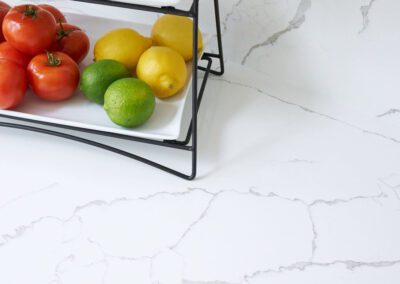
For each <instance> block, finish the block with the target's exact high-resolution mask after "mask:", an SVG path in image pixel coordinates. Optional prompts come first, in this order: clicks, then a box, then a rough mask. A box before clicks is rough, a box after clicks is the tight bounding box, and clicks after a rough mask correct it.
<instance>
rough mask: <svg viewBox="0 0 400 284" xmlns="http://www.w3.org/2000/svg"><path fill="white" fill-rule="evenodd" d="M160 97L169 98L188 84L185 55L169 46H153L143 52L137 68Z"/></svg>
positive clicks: (143, 78)
mask: <svg viewBox="0 0 400 284" xmlns="http://www.w3.org/2000/svg"><path fill="white" fill-rule="evenodd" d="M136 74H137V77H138V78H139V79H140V80H143V81H145V82H146V83H147V84H148V85H150V87H151V88H152V89H153V91H154V94H155V95H156V96H157V97H159V98H168V97H170V96H173V95H175V94H176V93H177V92H179V91H180V90H181V89H182V88H183V87H184V86H185V84H186V80H187V69H186V63H185V60H184V59H183V57H182V56H181V55H180V54H179V53H178V52H176V51H175V50H173V49H171V48H169V47H163V46H153V47H151V48H149V49H148V50H147V51H145V52H144V53H143V55H142V56H141V57H140V59H139V63H138V65H137V69H136Z"/></svg>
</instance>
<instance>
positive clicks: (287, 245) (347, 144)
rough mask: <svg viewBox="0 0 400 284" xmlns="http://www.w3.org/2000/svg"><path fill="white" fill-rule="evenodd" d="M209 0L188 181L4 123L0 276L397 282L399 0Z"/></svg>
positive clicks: (143, 149)
mask: <svg viewBox="0 0 400 284" xmlns="http://www.w3.org/2000/svg"><path fill="white" fill-rule="evenodd" d="M220 2H221V10H222V19H223V30H224V42H225V47H226V54H227V72H226V74H225V75H224V77H221V78H219V77H212V78H211V81H210V82H209V85H208V86H207V93H206V96H205V98H204V105H203V106H202V108H201V110H200V114H199V121H200V126H199V140H200V141H199V147H200V150H199V151H200V153H199V177H198V179H197V180H195V181H193V182H186V181H183V180H179V179H177V178H175V177H172V176H170V175H167V174H164V173H162V172H160V171H158V170H154V169H152V168H149V167H147V166H144V165H142V164H140V163H137V162H133V161H130V160H128V159H126V158H121V157H119V156H116V155H114V154H111V153H107V152H104V151H101V150H97V149H94V148H91V147H89V146H83V145H80V144H76V143H74V142H69V141H64V140H62V139H59V138H55V137H48V136H43V135H41V134H33V133H27V132H21V131H19V130H11V129H0V135H1V136H0V137H1V139H0V155H1V159H0V174H1V187H0V193H1V194H0V268H1V270H0V279H1V280H2V282H4V283H32V284H42V283H53V284H55V283H57V284H59V283H63V284H69V283H71V284H72V283H74V284H76V283H82V284H83V283H85V284H86V283H93V284H100V283H105V284H111V283H112V284H115V283H118V284H125V283H163V284H164V283H168V284H170V283H171V284H204V283H208V284H238V283H240V284H265V283H268V284H269V283H273V284H299V283H305V284H309V283H328V284H337V283H341V284H342V283H343V284H354V283H357V284H358V283H360V284H382V283H385V284H387V283H388V284H398V283H399V282H400V245H399V238H400V161H399V158H398V157H399V156H400V148H399V143H400V132H399V125H400V117H399V111H398V109H400V97H399V96H398V86H399V83H398V82H399V80H398V76H399V72H398V68H399V67H398V66H399V55H398V53H399V50H400V37H399V36H398V31H397V29H398V25H399V18H398V17H397V11H398V10H399V9H400V3H399V2H398V1H396V0H387V1H380V0H376V1H372V2H369V1H361V0H360V1H358V0H354V1H347V0H342V1H337V0H320V1H309V0H303V1H294V0H289V1H264V0H251V1H250V0H249V1H246V0H238V1H229V0H226V1H223V2H222V1H220ZM67 4H68V3H67ZM67 4H65V3H64V5H67ZM82 7H83V8H82ZM86 7H87V6H85V5H83V6H81V7H80V8H79V9H82V10H85V9H86ZM211 7H212V5H211V1H210V3H208V1H202V11H203V17H204V18H207V17H210V15H211V11H212V10H211ZM75 8H76V7H75ZM99 11H101V8H99V7H96V8H93V9H90V10H89V9H88V12H90V13H98V12H99ZM113 11H114V10H113ZM118 11H120V10H118ZM116 13H117V12H116ZM118 13H119V12H118ZM107 14H108V15H110V14H109V13H107ZM114 15H116V14H114ZM118 15H119V16H120V17H121V18H123V17H129V14H128V13H127V14H123V13H121V14H118ZM141 15H142V14H141ZM142 19H143V21H144V22H145V21H146V20H151V19H150V18H147V17H146V16H143V18H142ZM203 23H204V21H203ZM211 27H212V25H211V23H209V24H203V25H202V29H203V30H205V31H211ZM245 31H246V36H244V35H243V32H245ZM250 50H253V51H250ZM248 53H249V56H247V59H245V55H246V54H248ZM242 62H243V64H242ZM85 137H91V138H95V137H93V136H88V135H85ZM100 141H101V142H104V143H117V144H118V145H119V146H122V147H124V148H126V149H129V150H130V151H132V152H135V153H139V154H143V155H146V156H147V157H150V158H154V159H157V160H158V161H168V163H169V164H170V165H173V166H176V167H181V168H184V167H185V165H186V163H187V162H188V159H187V158H188V156H187V154H185V153H175V152H174V151H172V150H166V149H158V148H154V147H151V146H147V145H141V144H136V143H128V142H123V141H115V140H112V139H105V138H104V139H103V138H100Z"/></svg>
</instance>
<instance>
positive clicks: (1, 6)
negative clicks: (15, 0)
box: [0, 1, 11, 42]
mask: <svg viewBox="0 0 400 284" xmlns="http://www.w3.org/2000/svg"><path fill="white" fill-rule="evenodd" d="M10 9H11V7H10V6H8V4H6V3H4V2H2V1H0V42H2V41H4V36H3V31H2V29H1V25H2V24H3V19H4V17H5V16H6V14H7V12H8V10H10Z"/></svg>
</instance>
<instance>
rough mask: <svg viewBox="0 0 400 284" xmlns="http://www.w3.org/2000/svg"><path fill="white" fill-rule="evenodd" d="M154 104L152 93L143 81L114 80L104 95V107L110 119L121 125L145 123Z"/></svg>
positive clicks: (131, 125) (151, 112)
mask: <svg viewBox="0 0 400 284" xmlns="http://www.w3.org/2000/svg"><path fill="white" fill-rule="evenodd" d="M155 106H156V99H155V96H154V93H153V91H152V89H151V88H150V86H149V85H147V84H146V83H145V82H144V81H141V80H138V79H135V78H125V79H120V80H118V81H115V82H114V83H112V84H111V85H110V87H108V89H107V91H106V94H105V95H104V109H105V110H106V112H107V114H108V116H109V117H110V119H111V120H112V121H113V122H114V123H115V124H118V125H120V126H123V127H128V128H131V127H135V126H139V125H141V124H143V123H145V122H146V121H147V120H148V119H149V118H150V117H151V115H152V114H153V111H154V108H155Z"/></svg>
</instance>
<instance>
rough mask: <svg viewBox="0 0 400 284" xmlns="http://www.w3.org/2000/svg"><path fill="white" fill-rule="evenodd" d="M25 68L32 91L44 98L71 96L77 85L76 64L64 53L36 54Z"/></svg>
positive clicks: (60, 99)
mask: <svg viewBox="0 0 400 284" xmlns="http://www.w3.org/2000/svg"><path fill="white" fill-rule="evenodd" d="M27 70H28V79H29V83H30V85H31V87H32V90H33V92H34V93H35V94H36V95H37V96H38V97H40V98H42V99H44V100H48V101H62V100H65V99H67V98H69V97H71V96H72V95H73V94H74V92H75V90H76V88H77V87H78V83H79V68H78V64H76V62H75V61H74V60H72V58H71V57H69V56H68V55H66V54H65V53H62V52H54V53H47V54H39V55H36V56H35V57H34V58H33V59H32V60H31V62H30V63H29V65H28V68H27Z"/></svg>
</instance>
